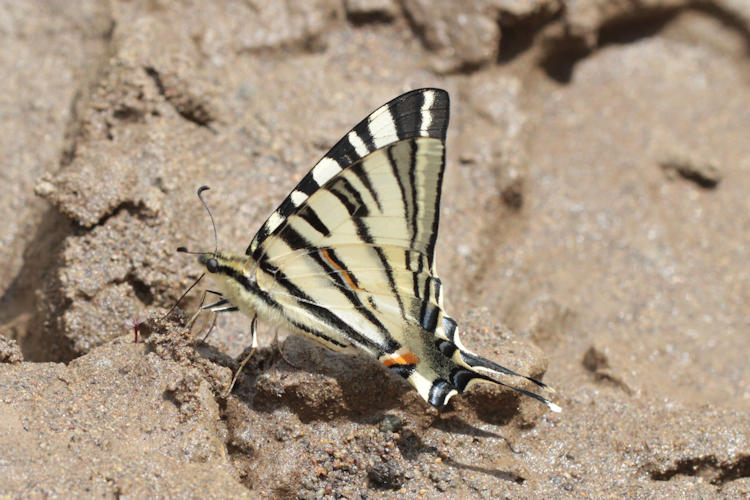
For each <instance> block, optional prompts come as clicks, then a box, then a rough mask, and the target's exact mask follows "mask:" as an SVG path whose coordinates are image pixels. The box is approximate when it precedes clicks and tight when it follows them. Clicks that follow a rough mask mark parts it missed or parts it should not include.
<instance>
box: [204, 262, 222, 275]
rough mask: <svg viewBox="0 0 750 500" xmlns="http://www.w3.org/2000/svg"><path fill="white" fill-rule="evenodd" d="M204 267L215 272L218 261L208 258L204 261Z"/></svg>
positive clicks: (217, 268) (217, 267)
mask: <svg viewBox="0 0 750 500" xmlns="http://www.w3.org/2000/svg"><path fill="white" fill-rule="evenodd" d="M206 269H208V272H209V273H215V272H217V271H218V270H219V262H218V261H217V260H216V259H208V261H206Z"/></svg>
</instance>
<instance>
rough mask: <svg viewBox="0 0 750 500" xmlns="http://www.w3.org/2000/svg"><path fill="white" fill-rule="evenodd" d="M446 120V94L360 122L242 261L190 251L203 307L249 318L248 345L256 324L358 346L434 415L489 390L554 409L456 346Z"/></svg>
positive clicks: (413, 98)
mask: <svg viewBox="0 0 750 500" xmlns="http://www.w3.org/2000/svg"><path fill="white" fill-rule="evenodd" d="M448 115H449V98H448V93H447V92H446V91H445V90H442V89H437V88H424V89H418V90H413V91H411V92H407V93H405V94H403V95H401V96H399V97H396V98H395V99H393V100H392V101H390V102H388V103H387V104H385V105H383V106H381V107H380V108H378V109H377V110H375V111H374V112H373V113H371V114H370V115H369V116H368V117H367V118H365V119H364V120H362V121H361V122H360V123H359V124H358V125H357V126H355V127H354V128H353V129H352V130H351V131H350V132H349V133H348V134H346V135H345V136H344V137H343V138H342V139H341V140H340V141H339V142H337V143H336V145H334V146H333V148H331V150H330V151H329V152H328V153H326V155H325V156H323V158H322V159H321V160H320V161H319V162H318V163H317V164H316V165H315V166H314V167H313V168H312V170H310V172H309V173H307V175H305V177H304V178H303V179H302V180H301V181H300V182H299V184H297V187H295V188H294V190H292V192H291V193H290V194H289V196H287V197H286V199H285V200H284V201H283V202H282V203H281V205H280V206H279V207H278V208H277V209H276V210H275V211H274V212H273V213H272V214H271V216H270V217H268V219H267V220H266V222H265V223H264V224H263V225H262V226H261V228H260V230H259V231H258V233H257V234H256V235H255V237H254V238H253V239H252V241H251V243H250V245H249V246H248V247H247V250H246V251H245V253H244V254H234V253H225V252H219V251H218V250H217V251H213V252H205V253H198V261H199V262H200V264H202V265H203V266H204V267H205V269H206V271H207V272H208V273H209V274H210V275H211V276H212V277H213V278H214V280H215V281H216V283H217V286H218V288H219V290H218V292H215V293H218V294H220V295H221V297H220V299H219V300H218V301H217V302H216V303H214V304H211V305H208V306H205V307H204V309H209V310H212V311H217V312H225V311H237V310H239V311H240V312H242V313H244V314H246V315H247V316H249V317H251V318H253V323H252V325H253V326H252V334H253V345H255V342H256V340H255V324H256V320H257V318H258V317H260V318H261V319H263V320H266V321H269V322H271V323H275V324H277V325H280V326H283V327H284V328H286V329H288V330H289V331H291V332H294V333H298V334H301V335H304V336H306V337H308V338H310V339H312V340H314V341H316V342H319V343H320V344H323V345H324V346H326V347H328V348H330V349H333V350H337V351H342V350H347V349H351V348H357V349H359V350H360V351H364V352H365V353H367V354H369V355H370V356H372V357H373V358H374V359H376V360H378V361H380V362H381V363H382V364H383V365H385V366H386V367H387V368H388V369H390V371H392V372H393V373H395V374H397V375H400V376H401V377H403V378H405V379H406V380H407V381H408V382H409V383H410V384H411V385H412V386H413V387H414V388H415V389H416V391H417V392H418V393H419V395H420V396H422V398H424V400H425V401H427V402H428V403H429V404H431V405H432V406H435V407H437V408H442V407H443V406H445V404H446V403H447V402H448V400H449V399H450V398H451V397H452V396H454V395H456V394H458V393H462V392H464V391H465V390H466V389H467V388H468V387H470V386H471V385H472V384H474V383H477V382H487V383H494V384H499V385H502V386H506V387H510V388H511V389H513V390H515V391H518V392H520V393H522V394H525V395H527V396H530V397H532V398H535V399H537V400H538V401H541V402H542V403H544V404H545V405H547V406H548V407H549V408H550V409H551V410H553V411H560V407H559V406H558V405H556V404H555V403H553V402H552V401H549V400H548V399H546V398H544V397H542V396H540V395H538V394H535V393H533V392H530V391H527V390H525V389H522V388H520V387H517V386H514V385H512V384H509V383H506V382H503V381H501V380H500V378H502V377H511V378H513V377H515V378H523V379H526V380H529V381H531V382H533V383H534V384H536V385H537V386H539V387H541V388H544V389H549V388H548V386H547V385H545V384H544V383H542V382H540V381H538V380H535V379H533V378H531V377H527V376H524V375H521V374H518V373H516V372H514V371H512V370H510V369H508V368H505V367H503V366H501V365H499V364H497V363H494V362H493V361H490V360H488V359H485V358H483V357H480V356H478V355H477V354H474V353H472V352H471V351H469V350H468V349H466V348H465V347H464V346H463V344H462V343H461V341H460V339H459V334H458V327H457V323H456V321H455V320H454V319H453V318H451V317H450V316H448V314H446V312H445V310H444V307H443V285H442V282H441V281H440V278H438V275H437V271H436V269H435V243H436V240H437V233H438V221H439V216H440V214H439V206H440V193H441V187H442V181H443V171H444V167H445V137H446V131H447V128H448ZM203 189H206V188H205V187H204V188H201V190H203ZM201 190H199V196H200V193H201ZM201 201H203V198H201ZM204 204H205V202H204ZM209 214H210V212H209ZM212 221H213V218H212ZM214 231H215V226H214ZM180 250H181V251H185V249H184V248H181V249H180Z"/></svg>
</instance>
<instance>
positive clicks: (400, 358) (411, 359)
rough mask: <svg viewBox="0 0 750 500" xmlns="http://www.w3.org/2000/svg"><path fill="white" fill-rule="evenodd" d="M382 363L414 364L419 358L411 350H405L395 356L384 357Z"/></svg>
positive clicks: (390, 364) (386, 364)
mask: <svg viewBox="0 0 750 500" xmlns="http://www.w3.org/2000/svg"><path fill="white" fill-rule="evenodd" d="M382 363H383V364H384V365H385V366H389V367H390V366H393V365H416V364H417V363H419V358H418V357H417V355H416V354H414V353H413V352H411V351H406V352H402V353H400V354H398V355H396V356H391V357H388V358H385V359H384V360H383V361H382Z"/></svg>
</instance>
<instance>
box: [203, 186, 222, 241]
mask: <svg viewBox="0 0 750 500" xmlns="http://www.w3.org/2000/svg"><path fill="white" fill-rule="evenodd" d="M209 189H211V188H210V187H208V186H201V187H199V188H198V199H199V200H201V203H203V206H204V207H206V212H208V216H209V217H210V218H211V226H213V228H214V253H217V252H218V251H219V235H218V233H217V232H216V223H215V222H214V216H213V214H212V213H211V209H210V208H208V203H206V200H205V199H204V198H203V191H208V190H209Z"/></svg>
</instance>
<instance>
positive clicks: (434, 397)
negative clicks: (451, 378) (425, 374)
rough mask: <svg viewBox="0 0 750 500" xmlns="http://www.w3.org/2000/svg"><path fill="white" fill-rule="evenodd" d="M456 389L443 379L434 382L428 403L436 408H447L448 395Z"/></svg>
mask: <svg viewBox="0 0 750 500" xmlns="http://www.w3.org/2000/svg"><path fill="white" fill-rule="evenodd" d="M454 389H455V387H453V385H451V383H450V382H447V381H445V380H443V379H441V378H439V379H436V380H433V382H432V387H430V394H429V396H428V399H427V402H428V403H430V404H431V405H432V406H434V407H435V408H442V407H443V406H445V400H446V399H447V398H448V394H449V393H450V392H451V391H452V390H454Z"/></svg>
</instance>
